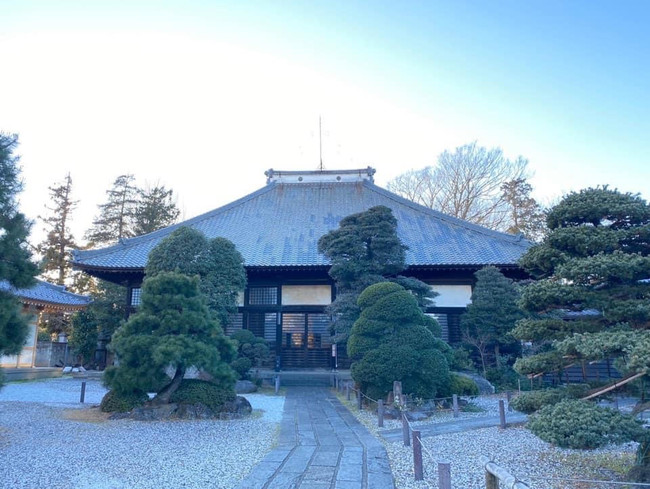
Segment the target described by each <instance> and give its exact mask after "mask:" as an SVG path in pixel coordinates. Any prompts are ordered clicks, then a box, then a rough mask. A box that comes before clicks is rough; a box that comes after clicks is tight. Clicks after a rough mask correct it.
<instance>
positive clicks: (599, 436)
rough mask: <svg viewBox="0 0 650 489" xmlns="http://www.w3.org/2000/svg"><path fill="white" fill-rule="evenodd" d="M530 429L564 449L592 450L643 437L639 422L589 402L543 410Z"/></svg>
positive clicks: (532, 422) (559, 405)
mask: <svg viewBox="0 0 650 489" xmlns="http://www.w3.org/2000/svg"><path fill="white" fill-rule="evenodd" d="M528 428H529V429H530V430H531V431H532V432H533V433H535V435H537V436H539V437H540V438H541V439H542V440H544V441H547V442H549V443H552V444H553V445H557V446H559V447H564V448H578V449H592V448H598V447H602V446H605V445H607V444H610V443H623V442H627V441H630V440H635V439H639V438H640V437H643V436H644V430H643V428H642V426H641V423H640V422H639V421H636V420H635V419H634V418H632V417H630V416H625V415H622V414H621V413H619V412H618V411H615V410H613V409H609V408H601V407H598V406H596V405H595V404H593V403H591V402H589V401H579V400H567V399H565V400H562V401H560V402H559V403H557V404H554V405H551V406H545V407H543V408H541V409H540V410H539V411H538V412H537V414H535V415H534V416H533V417H532V418H531V420H530V421H529V422H528Z"/></svg>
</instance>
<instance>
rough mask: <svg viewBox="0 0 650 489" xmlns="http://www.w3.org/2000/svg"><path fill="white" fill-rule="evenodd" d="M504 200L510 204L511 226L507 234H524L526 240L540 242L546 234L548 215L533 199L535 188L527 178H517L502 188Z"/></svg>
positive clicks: (509, 220) (509, 219)
mask: <svg viewBox="0 0 650 489" xmlns="http://www.w3.org/2000/svg"><path fill="white" fill-rule="evenodd" d="M501 190H502V191H503V199H504V200H505V202H506V203H507V204H508V213H509V214H510V216H509V218H508V222H509V223H510V226H509V227H508V228H507V229H506V232H507V233H511V234H519V233H521V234H523V235H524V237H525V238H526V239H529V240H531V241H535V242H539V241H541V240H542V239H543V238H544V235H545V234H546V230H547V229H546V215H545V213H544V209H542V206H541V205H539V204H538V203H537V201H536V200H535V199H534V198H533V197H531V195H530V194H531V192H532V191H533V187H532V186H531V185H530V184H529V183H528V182H527V181H526V179H525V178H517V179H515V180H511V181H509V182H506V183H504V184H503V185H502V186H501Z"/></svg>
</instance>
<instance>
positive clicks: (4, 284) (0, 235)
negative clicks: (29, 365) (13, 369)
mask: <svg viewBox="0 0 650 489" xmlns="http://www.w3.org/2000/svg"><path fill="white" fill-rule="evenodd" d="M17 146H18V136H16V135H13V134H5V133H1V132H0V287H1V288H0V355H4V354H7V355H13V354H17V353H19V352H20V350H21V349H22V347H23V343H24V342H25V338H26V336H27V319H26V317H25V316H24V315H23V314H21V312H20V303H19V302H18V300H17V299H16V298H15V296H14V295H12V293H11V291H10V290H11V288H12V287H16V288H24V287H29V286H31V285H32V284H34V276H35V275H36V273H37V272H38V269H37V267H36V265H35V264H34V263H32V262H31V261H30V258H31V253H30V252H29V248H28V246H27V237H28V235H29V228H30V223H29V222H28V221H27V219H25V216H24V215H23V214H21V213H20V212H18V203H17V201H16V196H17V194H18V193H19V192H20V191H21V190H22V183H21V181H20V179H19V174H20V167H19V166H18V161H19V157H18V156H16V155H15V154H14V151H15V149H16V147H17Z"/></svg>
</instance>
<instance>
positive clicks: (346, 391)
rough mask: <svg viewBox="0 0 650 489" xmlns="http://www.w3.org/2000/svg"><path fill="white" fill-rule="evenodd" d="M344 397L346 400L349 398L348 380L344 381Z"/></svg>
mask: <svg viewBox="0 0 650 489" xmlns="http://www.w3.org/2000/svg"><path fill="white" fill-rule="evenodd" d="M345 398H346V399H347V400H348V401H349V400H350V383H349V382H346V383H345Z"/></svg>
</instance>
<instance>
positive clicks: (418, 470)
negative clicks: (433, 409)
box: [413, 430, 424, 481]
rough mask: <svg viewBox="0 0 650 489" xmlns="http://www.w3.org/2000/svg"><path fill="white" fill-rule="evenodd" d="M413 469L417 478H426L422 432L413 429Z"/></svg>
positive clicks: (418, 479)
mask: <svg viewBox="0 0 650 489" xmlns="http://www.w3.org/2000/svg"><path fill="white" fill-rule="evenodd" d="M413 471H414V472H415V480H416V481H421V480H422V479H424V469H423V468H422V445H421V443H420V432H419V431H417V430H413Z"/></svg>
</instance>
